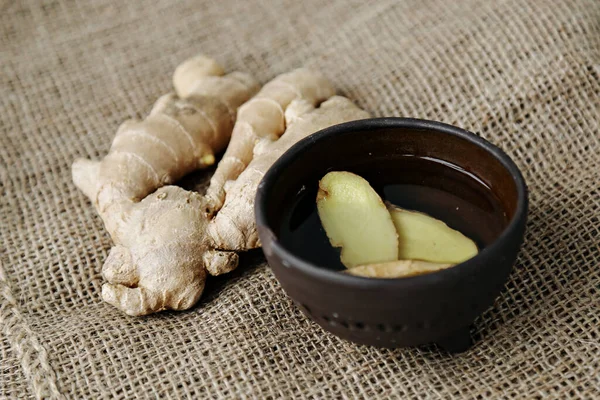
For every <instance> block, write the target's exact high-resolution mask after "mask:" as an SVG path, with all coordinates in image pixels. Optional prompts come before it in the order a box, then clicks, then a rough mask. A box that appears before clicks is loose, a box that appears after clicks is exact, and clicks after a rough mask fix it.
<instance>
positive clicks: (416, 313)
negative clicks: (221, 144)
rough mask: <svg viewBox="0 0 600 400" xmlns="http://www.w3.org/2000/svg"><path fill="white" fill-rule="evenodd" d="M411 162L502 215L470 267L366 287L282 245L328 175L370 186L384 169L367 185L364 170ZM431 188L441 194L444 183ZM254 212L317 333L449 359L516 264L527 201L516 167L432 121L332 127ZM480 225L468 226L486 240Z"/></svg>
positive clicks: (299, 155)
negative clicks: (290, 219) (425, 165)
mask: <svg viewBox="0 0 600 400" xmlns="http://www.w3.org/2000/svg"><path fill="white" fill-rule="evenodd" d="M407 156H412V157H418V158H426V159H435V160H441V161H442V162H445V163H448V165H454V166H458V167H460V168H461V169H462V170H464V171H467V172H468V173H469V174H471V175H472V176H474V177H475V178H476V179H478V180H479V181H480V182H482V184H483V185H485V187H486V190H489V191H491V193H492V194H493V196H494V197H495V198H496V199H497V200H498V204H499V205H500V207H499V208H498V210H496V211H495V212H496V213H502V218H503V221H504V222H503V225H502V226H501V228H500V230H499V231H498V232H497V233H496V234H495V235H494V237H493V238H491V239H490V238H488V240H487V243H485V246H483V248H482V249H481V251H480V252H479V253H478V254H477V255H476V256H475V257H473V258H471V259H469V260H467V261H465V262H463V263H461V264H458V265H456V266H454V267H452V268H449V269H446V270H442V271H438V272H435V273H431V274H427V275H420V276H413V277H408V278H401V279H372V278H363V277H357V276H351V275H348V274H343V273H340V272H339V271H335V270H332V269H331V268H327V267H328V266H327V265H318V262H315V261H314V260H312V261H309V260H307V257H306V256H305V255H303V254H300V252H298V251H291V250H290V249H289V246H286V245H285V244H284V243H282V241H281V234H282V227H283V224H284V220H285V216H286V215H287V214H288V213H289V212H290V209H291V208H292V207H294V204H295V202H296V201H297V198H298V196H299V193H301V192H302V191H303V190H305V189H306V187H315V185H317V184H318V181H319V179H321V178H322V177H323V176H324V175H325V174H326V173H327V172H329V171H332V170H345V171H353V172H357V173H358V172H361V174H362V176H363V177H365V178H366V179H367V180H369V181H370V182H371V180H377V179H381V178H382V177H385V176H386V171H388V169H387V168H384V169H382V168H374V169H375V170H377V173H373V174H371V175H370V176H365V175H369V173H368V166H369V165H372V166H378V165H386V166H387V165H392V166H393V165H395V163H401V162H402V160H406V157H407ZM365 165H366V166H367V169H366V170H365ZM392 170H393V168H389V171H390V173H391V171H392ZM365 171H366V172H365ZM417 172H418V171H417ZM395 178H397V177H395ZM434 178H435V177H434ZM430 180H431V179H430ZM431 182H437V183H438V184H440V185H444V183H443V182H444V179H442V178H440V179H437V180H436V179H433V180H431ZM454 186H456V185H452V184H446V189H445V190H449V191H452V190H458V191H459V192H460V190H462V189H460V188H459V189H454ZM458 186H460V185H458ZM454 194H455V195H457V196H462V195H464V193H458V192H457V193H454ZM255 207H256V208H255V212H256V220H257V226H258V232H259V235H260V239H261V242H262V246H263V251H264V253H265V256H266V258H267V261H268V263H269V265H270V266H271V268H272V270H273V272H274V274H275V276H276V278H277V280H278V281H279V282H280V284H281V285H282V287H283V288H284V290H285V291H286V293H287V294H288V295H289V296H290V297H291V298H292V300H293V301H294V302H295V304H296V305H298V306H299V307H300V309H301V310H302V311H303V312H304V314H306V315H307V316H308V317H309V318H310V319H312V320H313V321H315V322H316V323H317V324H319V325H320V326H321V327H322V328H323V329H325V330H327V331H329V332H331V333H333V334H335V335H337V336H339V337H341V338H343V339H347V340H350V341H352V342H356V343H360V344H367V345H373V346H378V347H388V348H395V347H404V346H415V345H420V344H426V343H432V342H434V343H437V344H439V345H441V346H442V347H444V348H446V349H447V350H449V351H463V350H466V349H467V348H468V347H469V346H470V345H471V341H470V333H469V327H470V325H471V324H472V322H473V321H474V319H475V318H476V317H477V316H478V315H480V314H481V313H482V312H483V311H484V310H486V309H487V308H488V307H489V306H490V305H491V304H492V303H493V301H494V299H495V298H496V297H497V296H498V294H499V292H500V291H501V290H502V288H503V287H504V284H505V282H506V279H507V277H508V275H509V273H510V271H511V269H512V266H513V264H514V262H515V259H516V257H517V254H518V251H519V248H520V246H521V245H522V242H523V235H524V230H525V224H526V219H527V208H528V199H527V187H526V185H525V182H524V180H523V177H522V175H521V173H520V171H519V170H518V168H517V167H516V165H515V164H514V163H513V161H512V160H511V159H510V158H509V157H508V156H507V155H506V154H505V153H504V152H503V151H502V150H500V149H499V148H497V147H496V146H494V145H492V144H491V143H489V142H487V141H486V140H484V139H482V138H480V137H479V136H477V135H475V134H473V133H470V132H467V131H465V130H463V129H460V128H456V127H453V126H450V125H446V124H442V123H438V122H433V121H425V120H417V119H407V118H375V119H366V120H359V121H352V122H348V123H344V124H340V125H336V126H332V127H330V128H327V129H324V130H322V131H320V132H317V133H315V134H313V135H311V136H310V137H308V138H306V139H304V140H302V141H301V142H299V143H297V144H296V145H294V146H293V147H292V148H291V149H290V150H288V151H287V152H286V153H285V154H284V155H283V156H282V157H280V158H279V160H277V162H276V163H275V164H274V165H273V166H272V167H271V168H270V169H269V171H268V172H267V174H266V175H265V177H264V179H263V180H262V182H261V184H260V186H259V188H258V191H257V196H256V203H255ZM486 224H487V223H486V222H485V221H471V225H473V226H478V227H479V228H480V229H482V232H484V233H485V232H486ZM484 236H485V235H484ZM488 236H489V235H488ZM307 250H308V251H310V250H309V249H307Z"/></svg>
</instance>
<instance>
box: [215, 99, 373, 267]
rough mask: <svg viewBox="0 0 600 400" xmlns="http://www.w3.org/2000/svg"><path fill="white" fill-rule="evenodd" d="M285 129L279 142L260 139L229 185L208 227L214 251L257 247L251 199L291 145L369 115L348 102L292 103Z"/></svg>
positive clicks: (258, 245)
mask: <svg viewBox="0 0 600 400" xmlns="http://www.w3.org/2000/svg"><path fill="white" fill-rule="evenodd" d="M284 115H285V121H286V124H287V129H286V130H285V133H284V134H283V135H282V136H281V138H280V139H277V140H273V138H271V137H265V138H263V139H262V140H261V141H260V142H259V143H258V144H257V145H256V146H255V151H254V158H253V159H252V161H251V162H250V163H249V164H248V166H247V167H246V169H245V170H244V171H243V172H242V173H241V174H240V175H239V177H238V178H237V179H236V180H235V181H233V182H231V181H230V183H228V185H227V186H226V187H227V191H226V192H227V194H226V198H225V202H224V204H223V207H222V208H221V209H220V210H219V212H218V213H217V214H216V216H215V218H214V219H213V220H212V221H211V222H210V224H209V226H208V233H209V235H210V236H211V237H212V238H213V241H214V242H213V247H214V248H215V250H220V251H223V252H228V251H244V250H249V249H253V248H257V247H260V241H259V238H258V232H257V230H256V223H255V219H254V197H255V194H256V190H257V188H258V184H259V183H260V181H261V179H262V177H263V176H264V174H265V173H266V172H267V170H268V169H269V168H270V167H271V165H273V163H274V162H275V161H276V160H277V159H278V158H279V157H280V156H281V155H282V154H283V153H284V152H285V151H287V150H288V149H289V148H290V147H291V146H292V145H293V144H295V143H297V142H298V141H300V140H301V139H304V138H305V137H307V136H309V135H310V134H312V133H314V132H317V131H319V130H321V129H324V128H326V127H329V126H331V125H335V124H339V123H342V122H347V121H352V120H356V119H364V118H368V117H369V114H368V113H367V112H366V111H364V110H362V109H360V108H358V107H357V106H356V105H354V104H353V103H352V102H351V101H350V100H348V99H347V98H345V97H341V96H334V97H332V98H330V99H329V100H327V101H325V102H323V103H322V104H321V106H320V107H319V108H315V107H314V106H313V105H312V102H307V101H304V100H294V101H292V102H291V103H290V105H289V106H288V108H287V109H286V110H285V112H284ZM233 268H235V262H234V261H233V260H231V261H230V262H229V263H223V264H221V265H220V271H229V270H231V269H233Z"/></svg>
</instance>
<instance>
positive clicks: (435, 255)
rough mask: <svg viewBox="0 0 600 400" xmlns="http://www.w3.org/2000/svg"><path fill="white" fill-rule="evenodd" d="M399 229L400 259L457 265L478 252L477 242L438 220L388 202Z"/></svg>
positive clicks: (397, 229)
mask: <svg viewBox="0 0 600 400" xmlns="http://www.w3.org/2000/svg"><path fill="white" fill-rule="evenodd" d="M388 210H389V211H390V214H391V216H392V220H393V221H394V225H395V227H396V231H397V232H398V242H399V249H398V258H400V259H402V260H422V261H429V262H433V263H448V264H458V263H461V262H463V261H466V260H468V259H469V258H472V257H474V256H475V255H476V254H477V245H476V244H475V242H473V241H472V240H471V239H469V238H468V237H466V236H465V235H463V234H462V233H461V232H459V231H457V230H454V229H452V228H450V227H449V226H448V225H446V224H445V223H444V222H442V221H440V220H439V219H435V218H433V217H430V216H429V215H427V214H424V213H421V212H418V211H409V210H405V209H402V208H400V207H396V206H394V205H391V204H388Z"/></svg>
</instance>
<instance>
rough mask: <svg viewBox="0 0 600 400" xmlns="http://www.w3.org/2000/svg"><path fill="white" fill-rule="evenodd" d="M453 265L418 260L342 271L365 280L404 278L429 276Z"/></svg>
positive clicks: (370, 265) (391, 262) (392, 262)
mask: <svg viewBox="0 0 600 400" xmlns="http://www.w3.org/2000/svg"><path fill="white" fill-rule="evenodd" d="M453 265H454V264H439V263H431V262H427V261H420V260H397V261H389V262H385V263H380V264H368V265H361V266H358V267H354V268H350V269H347V270H346V271H344V273H347V274H349V275H355V276H362V277H365V278H386V279H390V278H406V277H409V276H416V275H423V274H429V273H431V272H436V271H440V270H442V269H446V268H450V267H452V266H453Z"/></svg>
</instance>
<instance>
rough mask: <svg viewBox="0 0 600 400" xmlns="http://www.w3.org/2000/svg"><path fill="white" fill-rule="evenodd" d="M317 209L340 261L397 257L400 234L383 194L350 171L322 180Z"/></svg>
mask: <svg viewBox="0 0 600 400" xmlns="http://www.w3.org/2000/svg"><path fill="white" fill-rule="evenodd" d="M317 210H318V213H319V218H320V219H321V223H322V224H323V228H324V229H325V232H326V233H327V236H328V237H329V241H330V243H331V245H332V246H334V247H341V248H342V252H341V261H342V263H343V264H344V265H345V266H346V267H348V268H352V267H356V266H358V265H363V264H372V263H381V262H386V261H392V260H397V259H398V234H397V233H396V228H395V227H394V223H393V222H392V218H391V216H390V213H389V212H388V210H387V208H386V206H385V204H384V203H383V201H382V200H381V197H379V195H378V194H377V192H375V190H373V188H372V187H371V185H369V182H367V181H366V180H365V179H363V178H361V177H360V176H358V175H355V174H353V173H350V172H329V173H328V174H327V175H325V176H324V177H323V179H321V181H320V182H319V192H318V194H317Z"/></svg>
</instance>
